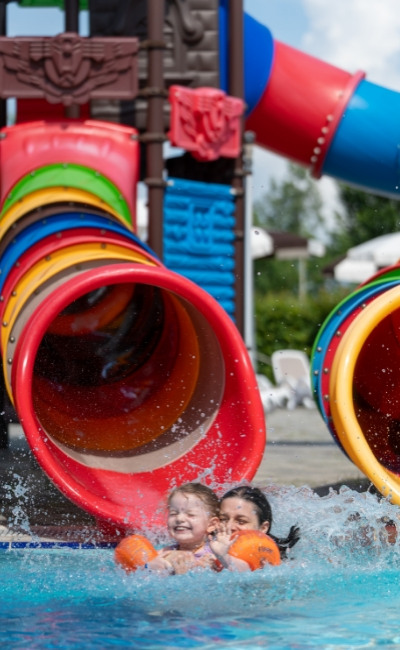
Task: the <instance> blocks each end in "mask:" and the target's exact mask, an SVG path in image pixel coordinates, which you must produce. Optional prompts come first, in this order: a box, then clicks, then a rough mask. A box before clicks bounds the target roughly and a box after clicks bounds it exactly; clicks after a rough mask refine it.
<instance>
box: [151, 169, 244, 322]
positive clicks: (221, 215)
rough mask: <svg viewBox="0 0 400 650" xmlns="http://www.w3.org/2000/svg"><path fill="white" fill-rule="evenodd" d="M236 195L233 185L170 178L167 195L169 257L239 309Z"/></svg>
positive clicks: (183, 272) (174, 267) (166, 260)
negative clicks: (235, 229)
mask: <svg viewBox="0 0 400 650" xmlns="http://www.w3.org/2000/svg"><path fill="white" fill-rule="evenodd" d="M234 210H235V203H234V195H233V193H232V189H231V187H230V186H229V185H220V184H216V183H215V184H211V183H200V182H198V181H187V180H182V179H178V178H170V179H169V180H168V187H167V189H166V192H165V201H164V263H165V265H166V266H167V267H168V268H169V269H171V270H172V271H176V272H177V273H180V274H181V275H184V276H185V277H187V278H189V279H190V280H192V281H193V282H195V283H196V284H198V285H199V286H200V287H201V288H202V289H205V290H206V291H208V293H210V294H211V295H212V296H213V297H214V298H215V299H216V300H217V301H218V302H219V303H220V304H221V306H222V307H224V309H225V310H226V311H227V312H228V314H229V315H230V316H231V317H232V318H233V316H234V312H235V288H234V283H235V276H234V270H235V259H234V239H235V234H234V227H235V218H234Z"/></svg>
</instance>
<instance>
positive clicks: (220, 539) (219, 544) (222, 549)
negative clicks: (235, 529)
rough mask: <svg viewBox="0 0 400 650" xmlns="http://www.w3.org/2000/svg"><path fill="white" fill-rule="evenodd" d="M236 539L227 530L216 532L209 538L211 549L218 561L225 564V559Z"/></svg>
mask: <svg viewBox="0 0 400 650" xmlns="http://www.w3.org/2000/svg"><path fill="white" fill-rule="evenodd" d="M235 539H236V537H235V536H233V537H232V535H231V534H230V532H228V531H227V530H220V531H216V532H214V533H213V534H212V535H210V537H209V543H210V548H211V550H212V552H213V553H214V555H216V557H217V559H218V560H219V561H220V562H222V564H224V559H225V557H226V556H227V554H228V552H229V549H230V547H231V546H232V544H233V542H234V541H235Z"/></svg>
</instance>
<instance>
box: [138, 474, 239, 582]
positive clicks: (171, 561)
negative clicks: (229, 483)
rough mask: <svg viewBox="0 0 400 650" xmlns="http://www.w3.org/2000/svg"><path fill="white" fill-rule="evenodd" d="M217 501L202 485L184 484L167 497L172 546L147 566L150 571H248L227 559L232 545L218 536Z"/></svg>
mask: <svg viewBox="0 0 400 650" xmlns="http://www.w3.org/2000/svg"><path fill="white" fill-rule="evenodd" d="M218 515H219V499H218V497H217V496H216V494H214V492H213V491H212V490H211V489H210V488H209V487H207V486H205V485H202V484H201V483H186V484H185V485H181V486H180V487H178V488H176V489H175V490H173V491H172V492H171V494H170V495H169V497H168V520H167V526H168V532H169V535H170V537H171V538H172V539H173V544H172V545H170V546H166V547H165V548H163V549H162V550H161V551H159V552H158V554H157V557H155V558H154V559H153V560H150V562H148V563H147V568H149V569H152V570H166V571H168V572H169V573H176V574H177V573H186V572H187V571H189V570H190V569H192V568H195V567H210V568H212V569H218V566H219V565H217V563H216V560H219V562H220V564H221V565H222V566H223V567H225V568H229V569H231V570H234V571H248V570H249V567H248V565H247V563H246V562H243V561H242V560H240V559H237V558H234V557H231V556H229V555H228V551H229V549H230V546H231V545H232V543H233V541H232V540H230V539H229V536H228V535H227V534H226V532H219V530H218V528H219V526H220V522H219V517H218Z"/></svg>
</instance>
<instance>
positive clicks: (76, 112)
mask: <svg viewBox="0 0 400 650" xmlns="http://www.w3.org/2000/svg"><path fill="white" fill-rule="evenodd" d="M64 7H65V31H66V32H76V33H77V34H78V33H79V0H65V4H64ZM80 112H81V111H80V108H79V106H78V104H74V105H72V106H66V107H65V110H64V113H65V117H69V118H79V116H80Z"/></svg>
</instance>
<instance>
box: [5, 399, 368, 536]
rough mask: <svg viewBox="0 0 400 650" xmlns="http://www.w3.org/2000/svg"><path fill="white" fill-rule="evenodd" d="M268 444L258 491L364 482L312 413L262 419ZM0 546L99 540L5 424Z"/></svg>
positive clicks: (360, 486)
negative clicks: (6, 438)
mask: <svg viewBox="0 0 400 650" xmlns="http://www.w3.org/2000/svg"><path fill="white" fill-rule="evenodd" d="M266 421H267V445H266V449H265V453H264V457H263V460H262V462H261V464H260V467H259V469H258V471H257V473H256V476H255V478H254V480H253V483H254V484H255V485H258V486H260V487H263V486H267V485H271V484H275V485H278V486H288V485H294V486H296V487H301V486H309V487H311V488H313V489H314V490H315V491H316V492H317V493H318V494H320V495H324V494H326V493H327V492H328V491H329V489H330V488H333V489H337V488H338V487H339V486H340V485H349V486H350V487H352V488H353V489H357V490H364V489H366V488H367V487H368V485H369V481H368V480H367V479H366V478H365V476H364V475H363V474H362V473H361V472H360V471H359V470H358V469H357V467H356V466H355V465H353V463H352V462H351V461H350V460H348V458H347V457H346V456H345V454H344V453H343V452H342V451H341V449H340V448H339V447H338V446H337V445H336V443H335V442H334V440H333V438H332V436H331V435H330V433H329V431H328V429H327V427H326V425H325V423H324V421H323V419H322V417H321V415H320V414H319V412H318V410H317V409H312V410H309V409H305V408H297V409H296V410H294V411H288V410H280V409H279V410H276V411H273V412H272V413H269V414H267V418H266ZM0 476H1V478H0V546H2V547H3V548H4V547H5V546H6V545H7V544H8V543H12V544H13V545H14V544H16V543H21V544H24V543H27V542H30V541H32V540H33V541H34V542H35V541H36V542H37V541H40V542H43V541H47V542H56V541H60V542H68V543H70V544H74V545H75V544H80V543H83V542H85V543H89V544H97V543H100V542H101V541H104V537H102V536H101V534H100V532H99V531H98V530H97V528H96V523H95V520H94V519H93V518H92V517H91V516H90V515H88V514H87V513H86V512H84V511H83V510H81V509H80V508H78V507H76V506H75V505H74V504H72V503H71V502H70V501H69V500H68V499H66V498H65V497H64V496H63V495H62V494H61V493H60V492H59V491H58V490H57V489H56V488H55V487H54V485H53V484H52V483H51V481H50V480H49V479H48V478H47V476H46V475H45V474H44V472H43V471H42V469H41V468H40V467H39V466H38V464H37V462H36V460H35V458H34V456H33V454H32V453H31V451H30V449H29V448H28V445H27V442H26V440H25V437H24V435H23V433H22V429H21V427H20V426H19V425H10V445H9V448H8V449H6V450H0Z"/></svg>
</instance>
